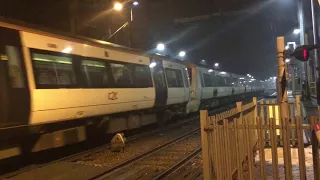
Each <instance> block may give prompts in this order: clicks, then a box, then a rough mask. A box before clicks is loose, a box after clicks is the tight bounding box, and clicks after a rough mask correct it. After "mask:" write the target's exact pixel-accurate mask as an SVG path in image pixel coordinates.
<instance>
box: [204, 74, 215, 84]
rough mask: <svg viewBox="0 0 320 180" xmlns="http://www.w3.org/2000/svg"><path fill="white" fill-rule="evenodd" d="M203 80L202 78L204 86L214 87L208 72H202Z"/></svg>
mask: <svg viewBox="0 0 320 180" xmlns="http://www.w3.org/2000/svg"><path fill="white" fill-rule="evenodd" d="M203 80H204V85H205V87H214V84H213V81H212V78H211V75H210V74H205V73H203Z"/></svg>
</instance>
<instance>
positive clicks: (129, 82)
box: [110, 63, 133, 88]
mask: <svg viewBox="0 0 320 180" xmlns="http://www.w3.org/2000/svg"><path fill="white" fill-rule="evenodd" d="M110 66H111V70H112V75H113V79H114V82H115V85H116V87H117V88H130V87H133V78H132V65H131V64H116V63H110Z"/></svg>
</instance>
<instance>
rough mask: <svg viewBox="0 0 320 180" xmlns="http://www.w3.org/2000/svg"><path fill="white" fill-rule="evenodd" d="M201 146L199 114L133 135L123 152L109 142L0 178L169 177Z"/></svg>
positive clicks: (196, 153) (195, 153)
mask: <svg viewBox="0 0 320 180" xmlns="http://www.w3.org/2000/svg"><path fill="white" fill-rule="evenodd" d="M232 106H233V105H232ZM229 108H230V105H228V106H224V107H221V108H218V109H215V110H212V111H210V112H209V114H214V113H218V112H221V111H225V110H226V109H229ZM181 134H183V135H181ZM200 147H201V140H200V128H199V116H198V115H196V116H193V117H189V118H187V119H186V120H184V121H181V122H178V123H175V124H172V125H170V126H168V127H165V128H161V129H157V130H153V131H151V132H147V133H142V134H140V135H136V136H133V137H129V138H128V143H127V145H126V148H125V151H124V152H123V153H114V152H111V151H110V145H109V144H107V145H103V146H100V147H97V148H94V149H90V150H87V151H85V152H81V153H78V154H74V155H71V156H68V157H65V158H62V159H58V160H56V161H52V162H50V163H47V164H41V165H35V166H33V167H29V168H25V169H22V170H20V171H16V172H13V173H10V174H7V175H4V176H0V179H3V178H5V179H165V178H166V177H170V176H172V175H174V174H175V173H176V172H177V171H179V169H181V167H183V165H185V164H187V163H190V162H191V161H192V159H195V157H197V156H199V153H201V149H200ZM199 172H202V170H200V171H199Z"/></svg>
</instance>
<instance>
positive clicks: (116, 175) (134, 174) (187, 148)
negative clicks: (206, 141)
mask: <svg viewBox="0 0 320 180" xmlns="http://www.w3.org/2000/svg"><path fill="white" fill-rule="evenodd" d="M199 147H201V140H200V131H199V132H195V133H192V134H190V135H189V136H187V137H186V138H184V139H181V140H179V141H177V142H175V143H172V144H170V145H169V146H167V147H165V148H163V149H161V150H159V151H156V152H155V153H152V154H151V155H149V156H147V157H145V158H142V159H140V160H138V161H136V162H134V163H133V164H131V165H128V166H125V167H124V168H122V169H120V170H119V171H116V172H113V173H111V174H109V175H106V176H103V179H153V178H154V177H156V176H157V175H158V174H160V173H161V172H163V171H165V170H166V169H168V168H170V167H171V166H173V165H174V164H176V163H177V162H178V161H180V160H182V159H184V158H185V157H186V156H188V155H189V154H190V153H192V152H193V151H195V150H196V149H198V148H199ZM98 179H101V178H98Z"/></svg>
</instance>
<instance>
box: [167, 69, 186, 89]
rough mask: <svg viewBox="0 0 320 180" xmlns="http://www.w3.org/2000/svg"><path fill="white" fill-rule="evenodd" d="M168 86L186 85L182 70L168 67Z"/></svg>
mask: <svg viewBox="0 0 320 180" xmlns="http://www.w3.org/2000/svg"><path fill="white" fill-rule="evenodd" d="M166 75H167V83H168V87H184V84H183V79H182V74H181V70H177V69H169V68H166Z"/></svg>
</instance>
